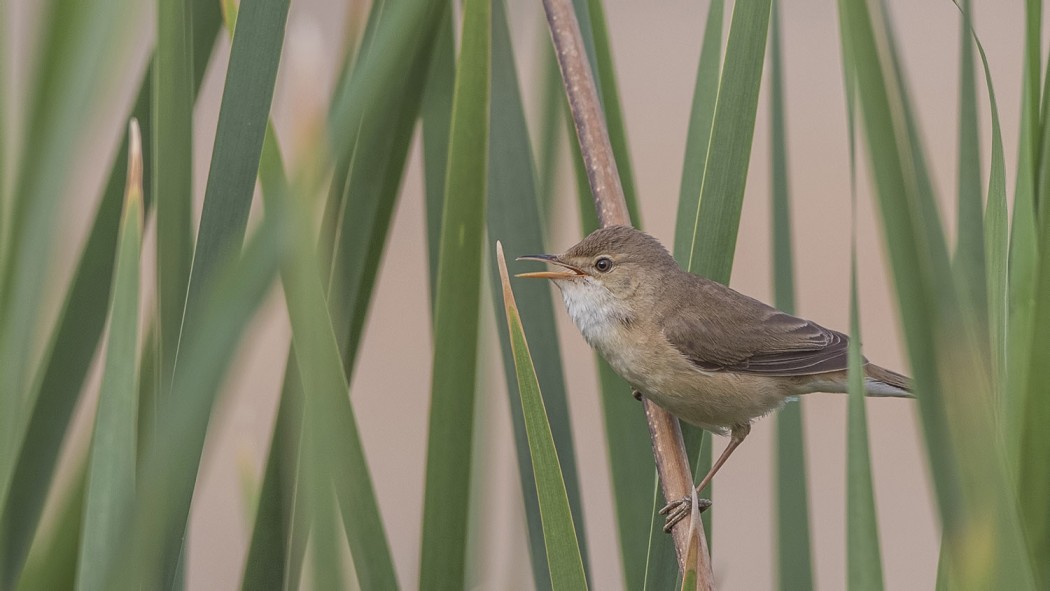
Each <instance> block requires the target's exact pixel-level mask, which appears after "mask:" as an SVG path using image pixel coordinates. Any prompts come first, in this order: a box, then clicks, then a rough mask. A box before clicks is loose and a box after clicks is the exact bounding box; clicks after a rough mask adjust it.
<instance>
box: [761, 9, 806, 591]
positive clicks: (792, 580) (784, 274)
mask: <svg viewBox="0 0 1050 591" xmlns="http://www.w3.org/2000/svg"><path fill="white" fill-rule="evenodd" d="M771 10H772V12H771V14H770V21H771V25H770V41H769V42H770V52H769V56H770V82H771V89H770V111H771V119H772V140H771V142H772V150H771V152H772V170H773V191H772V210H773V222H772V228H773V240H772V245H773V252H772V257H773V293H774V299H773V303H774V305H775V306H776V307H777V308H779V309H781V310H783V311H785V312H787V313H788V314H794V313H795V269H794V257H793V254H792V253H793V249H792V244H791V211H790V191H789V184H788V158H787V131H786V121H785V119H786V116H785V114H784V66H783V53H782V49H781V39H780V29H781V27H780V2H779V1H778V0H774V1H773V4H772V8H771ZM776 432H777V445H776V448H777V456H776V480H777V497H776V503H777V504H776V510H777V551H778V553H779V556H778V562H777V569H778V574H779V579H780V580H779V584H780V588H781V589H812V588H813V558H812V556H811V543H810V535H809V495H808V492H807V488H806V487H807V485H806V456H805V448H804V447H803V439H802V435H803V430H802V405H801V403H798V402H795V403H788V404H787V405H785V406H784V407H783V408H782V409H781V410H780V412H778V413H777V416H776Z"/></svg>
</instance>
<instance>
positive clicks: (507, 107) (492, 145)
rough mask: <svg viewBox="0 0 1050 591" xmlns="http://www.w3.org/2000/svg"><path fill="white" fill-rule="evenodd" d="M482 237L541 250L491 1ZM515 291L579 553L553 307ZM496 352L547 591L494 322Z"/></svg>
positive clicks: (532, 292) (539, 534)
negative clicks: (489, 110)
mask: <svg viewBox="0 0 1050 591" xmlns="http://www.w3.org/2000/svg"><path fill="white" fill-rule="evenodd" d="M487 211H488V233H489V236H492V237H496V238H498V239H499V240H500V241H502V242H504V243H505V244H506V245H507V249H508V250H509V251H510V252H511V254H512V256H518V255H523V254H534V253H541V252H545V249H544V245H543V227H542V221H541V220H542V217H541V215H540V211H539V201H538V199H537V194H536V180H535V178H534V176H533V168H532V152H531V148H530V146H529V136H528V130H527V128H526V124H525V112H524V107H523V105H522V97H521V92H520V89H519V86H518V78H517V73H516V70H515V65H514V55H513V50H512V48H511V43H510V31H509V29H508V26H507V16H506V13H505V10H504V7H503V1H502V0H496V1H495V2H494V3H493V32H492V114H491V130H490V134H489V183H488V207H487ZM491 271H492V275H491V277H492V281H491V285H492V288H493V296H494V298H495V300H496V301H499V298H500V293H501V292H500V288H499V269H498V268H497V266H496V261H495V260H493V261H492V265H491ZM519 293H522V294H523V297H522V303H521V311H522V314H523V317H524V318H526V319H528V320H527V321H526V322H527V324H528V328H527V335H529V336H530V337H531V338H532V340H533V342H539V343H544V346H543V347H541V348H539V349H537V350H536V356H535V360H536V362H537V365H538V368H539V371H538V379H539V386H540V389H541V390H542V391H543V392H544V399H545V405H546V407H547V408H548V409H549V412H548V413H547V417H548V420H549V421H550V429H551V431H552V432H553V437H554V443H555V446H556V448H557V450H558V460H559V463H560V466H561V474H562V476H563V477H564V480H565V487H566V489H567V491H568V498H569V506H570V507H571V508H572V517H573V522H574V523H578V524H580V527H579V528H578V531H577V532H576V539H578V540H579V543H580V548H581V549H582V552H583V555H584V556H586V555H587V549H586V548H587V546H586V542H585V538H584V535H583V513H582V510H581V505H580V490H579V479H578V476H577V471H576V456H575V449H574V448H575V446H574V445H573V440H572V429H571V425H570V421H569V406H568V401H567V400H566V391H565V378H564V376H563V374H562V365H561V352H560V350H559V347H558V335H557V331H556V330H555V325H554V306H553V305H552V302H551V297H550V287H549V286H548V285H546V284H545V282H539V281H532V282H525V283H524V284H523V285H521V286H520V288H519ZM497 330H498V332H499V335H500V344H501V349H502V353H503V369H504V373H505V378H506V382H507V390H508V393H509V394H510V401H511V404H510V409H511V419H512V424H513V426H514V437H515V443H516V446H517V447H516V449H517V456H518V474H519V476H520V478H521V488H522V493H523V495H524V498H525V517H526V521H527V523H528V527H529V544H530V551H531V552H530V556H531V558H532V570H533V575H534V578H535V581H536V585H537V587H539V588H541V589H542V588H548V586H549V583H548V579H549V577H548V574H547V572H548V568H547V556H546V552H545V551H544V544H543V528H542V525H541V522H540V507H539V505H538V504H537V502H538V501H537V496H536V485H535V482H534V480H533V469H532V465H531V463H530V459H529V441H528V438H527V436H526V425H525V418H524V415H523V414H522V410H521V405H520V404H519V400H520V398H521V395H520V393H519V391H518V380H517V378H516V376H515V372H514V367H515V363H514V352H513V350H512V348H511V344H512V343H511V341H510V340H509V335H508V333H507V331H506V330H505V329H504V326H503V323H502V322H497Z"/></svg>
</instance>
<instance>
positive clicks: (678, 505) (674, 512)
mask: <svg viewBox="0 0 1050 591" xmlns="http://www.w3.org/2000/svg"><path fill="white" fill-rule="evenodd" d="M692 502H693V498H692V497H682V498H680V499H678V500H677V501H671V502H670V503H667V504H666V505H664V507H663V509H660V515H666V516H667V519H666V521H664V533H671V529H672V528H674V526H675V525H677V524H678V522H679V521H681V520H682V519H684V518H685V516H686V515H689V511H690V509H692ZM710 507H711V499H697V508H698V509H699V510H700V512H701V513H703V512H704V511H706V510H707V509H708V508H710Z"/></svg>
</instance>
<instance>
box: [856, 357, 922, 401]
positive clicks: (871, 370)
mask: <svg viewBox="0 0 1050 591" xmlns="http://www.w3.org/2000/svg"><path fill="white" fill-rule="evenodd" d="M864 373H865V374H866V375H867V379H866V380H864V386H865V387H866V388H867V390H868V396H891V397H895V398H915V396H914V395H913V394H912V385H911V378H908V377H906V376H902V375H901V374H899V373H897V372H895V371H890V370H888V369H886V368H884V367H879V366H878V365H875V364H874V363H869V364H867V365H865V366H864Z"/></svg>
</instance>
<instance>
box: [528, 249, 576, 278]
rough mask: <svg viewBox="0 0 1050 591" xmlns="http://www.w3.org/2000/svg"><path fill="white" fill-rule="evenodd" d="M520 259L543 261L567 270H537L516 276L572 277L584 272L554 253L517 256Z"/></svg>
mask: <svg viewBox="0 0 1050 591" xmlns="http://www.w3.org/2000/svg"><path fill="white" fill-rule="evenodd" d="M517 260H519V261H543V262H545V263H552V264H555V265H558V266H559V267H563V268H564V269H565V271H536V272H534V273H518V274H517V275H515V277H522V278H524V279H572V278H574V277H579V276H581V275H583V274H584V272H583V271H581V270H579V269H577V268H576V267H573V266H572V265H570V264H567V263H563V262H561V261H560V260H558V257H557V256H556V255H553V254H527V255H524V256H520V257H518V258H517Z"/></svg>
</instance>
